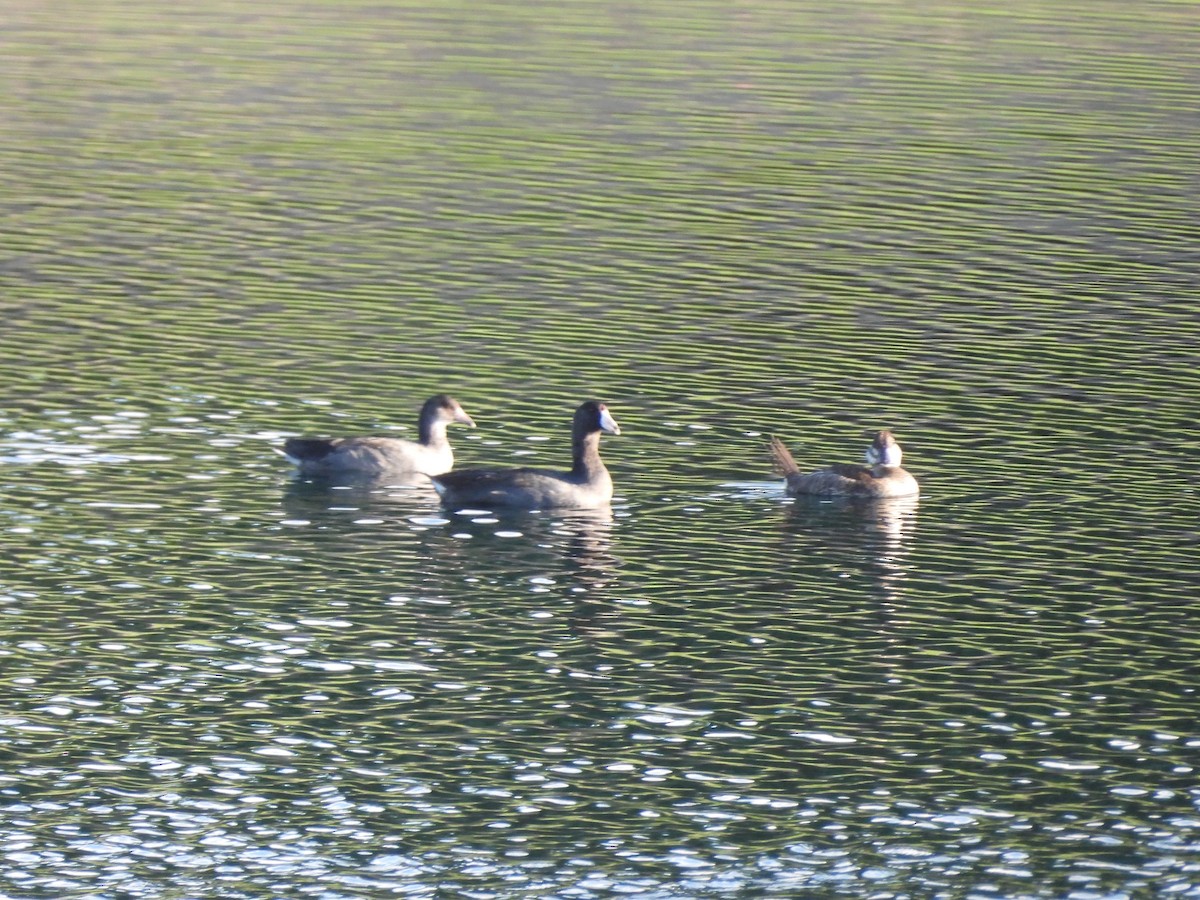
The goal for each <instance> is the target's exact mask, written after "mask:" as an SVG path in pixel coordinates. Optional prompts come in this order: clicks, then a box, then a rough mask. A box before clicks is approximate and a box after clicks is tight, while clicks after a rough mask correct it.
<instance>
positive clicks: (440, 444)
mask: <svg viewBox="0 0 1200 900" xmlns="http://www.w3.org/2000/svg"><path fill="white" fill-rule="evenodd" d="M451 422H458V423H460V424H462V425H469V426H471V427H472V428H474V427H475V423H474V422H473V421H472V420H471V417H470V416H468V415H467V414H466V413H465V412H464V411H463V408H462V407H461V406H459V404H458V401H457V400H455V399H454V398H453V397H448V396H447V395H445V394H438V395H437V396H436V397H430V398H429V399H428V400H426V401H425V405H424V406H422V407H421V418H420V420H419V424H418V430H417V436H418V440H416V441H406V440H403V439H402V438H390V437H351V438H291V439H289V440H288V441H287V442H286V443H285V444H284V445H283V455H284V456H286V457H287V458H288V459H290V460H291V461H292V462H294V463H295V464H296V465H297V466H299V467H300V471H301V472H303V473H305V474H306V475H382V474H384V473H389V474H390V473H402V472H408V473H421V474H424V475H440V474H441V473H442V472H449V471H450V469H451V468H453V466H454V451H453V450H451V449H450V442H449V441H448V440H446V426H447V425H449V424H450V423H451Z"/></svg>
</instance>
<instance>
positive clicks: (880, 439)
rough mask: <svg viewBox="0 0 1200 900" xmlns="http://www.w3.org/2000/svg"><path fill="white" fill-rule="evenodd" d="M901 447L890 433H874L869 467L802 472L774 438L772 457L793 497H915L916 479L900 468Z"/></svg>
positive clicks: (837, 465) (869, 455) (843, 465)
mask: <svg viewBox="0 0 1200 900" xmlns="http://www.w3.org/2000/svg"><path fill="white" fill-rule="evenodd" d="M903 455H904V454H903V453H902V452H901V450H900V445H899V444H897V443H896V439H895V438H894V437H892V433H891V432H890V431H877V432H875V437H874V440H873V441H871V446H870V447H868V448H867V465H865V466H855V465H846V464H843V463H835V464H833V465H832V466H828V467H827V468H824V469H817V470H816V471H815V472H808V473H802V472H801V471H800V467H799V466H798V465H796V460H794V459H793V458H792V454H791V453H789V452H788V449H787V447H785V446H784V445H783V441H781V440H779V438H777V437H773V438H771V456H772V458H773V459H774V460H775V468H776V470H777V471H778V472H779V473H780V474H781V475H783V476H784V477H785V478H786V479H787V492H788V493H789V494H791V495H792V496H798V495H811V496H820V497H880V498H883V497H912V496H916V495H917V494H918V493H919V492H920V489H919V488H918V487H917V479H915V478H913V476H912V475H911V474H910V473H909V472H906V471H905V470H904V469H902V468H900V460H901V459H902V458H903Z"/></svg>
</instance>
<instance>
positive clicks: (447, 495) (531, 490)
mask: <svg viewBox="0 0 1200 900" xmlns="http://www.w3.org/2000/svg"><path fill="white" fill-rule="evenodd" d="M602 431H604V432H607V433H608V434H620V433H621V429H620V428H619V427H618V426H617V423H616V420H614V419H613V417H612V415H611V414H610V413H609V411H608V408H607V407H606V406H605V405H604V404H603V403H598V402H597V401H595V400H588V401H587V402H586V403H583V404H582V405H581V406H580V407H579V409H577V410H575V420H574V423H573V424H572V426H571V449H572V454H573V457H574V465H572V466H571V470H570V471H569V472H553V471H550V470H547V469H513V468H506V469H459V470H458V471H455V472H447V473H446V474H444V475H438V476H437V477H436V478H434V479H433V486H434V487H435V488H437V492H438V493H439V494H440V495H441V497H442V502H443V503H444V504H446V505H448V506H456V507H463V506H507V507H515V508H521V509H549V508H551V507H574V508H577V509H586V508H592V507H597V506H604V505H606V504H607V503H608V502H609V500H611V499H612V493H613V484H612V477H611V476H610V475H609V474H608V469H606V468H605V467H604V462H603V461H602V460H601V459H600V432H602Z"/></svg>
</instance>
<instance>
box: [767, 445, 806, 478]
mask: <svg viewBox="0 0 1200 900" xmlns="http://www.w3.org/2000/svg"><path fill="white" fill-rule="evenodd" d="M771 462H772V463H774V466H775V471H776V472H777V473H779V474H780V475H782V476H784V477H785V478H786V477H787V476H788V475H799V474H800V467H799V466H798V465H796V460H794V459H793V458H792V454H791V451H789V450H788V448H787V447H785V446H784V444H783V441H781V440H780V439H779V438H777V437H775V436H774V435H771Z"/></svg>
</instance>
